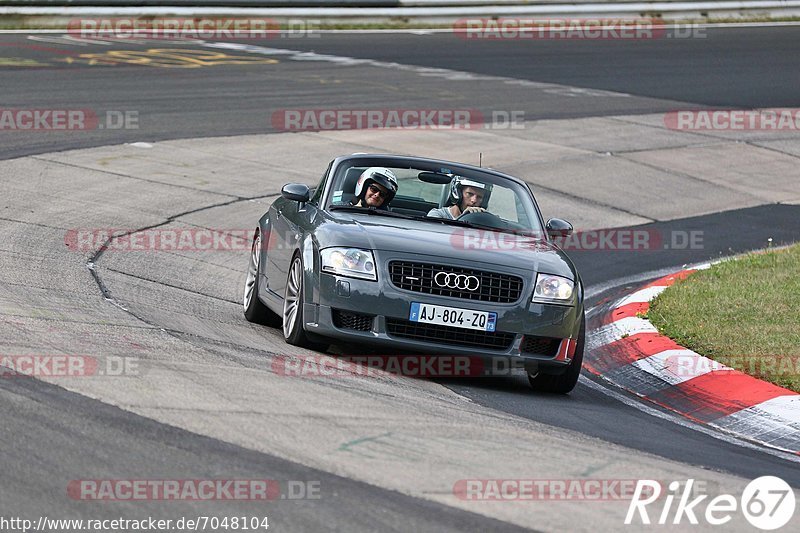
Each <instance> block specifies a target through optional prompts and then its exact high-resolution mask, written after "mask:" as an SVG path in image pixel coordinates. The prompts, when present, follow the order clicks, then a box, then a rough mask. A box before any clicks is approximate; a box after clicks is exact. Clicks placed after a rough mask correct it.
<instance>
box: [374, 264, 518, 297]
mask: <svg viewBox="0 0 800 533" xmlns="http://www.w3.org/2000/svg"><path fill="white" fill-rule="evenodd" d="M440 272H444V273H449V274H456V275H458V274H463V275H465V276H474V277H475V278H477V280H478V287H477V289H474V290H469V289H468V288H458V287H442V286H440V285H439V284H438V283H437V281H436V279H435V278H436V277H437V274H439V273H440ZM389 274H390V279H391V281H392V285H394V286H395V287H397V288H398V289H403V290H406V291H413V292H421V293H425V294H434V295H436V296H449V297H451V298H462V299H466V300H477V301H481V302H493V303H514V302H516V301H517V300H519V298H520V296H521V294H522V286H523V281H522V278H520V277H518V276H512V275H510V274H497V273H495V272H482V271H480V270H473V269H470V268H459V267H451V266H443V265H434V264H430V263H415V262H411V261H390V262H389ZM443 277H444V276H439V281H442V280H443ZM462 279H463V278H462Z"/></svg>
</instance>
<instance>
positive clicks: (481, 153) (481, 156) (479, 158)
mask: <svg viewBox="0 0 800 533" xmlns="http://www.w3.org/2000/svg"><path fill="white" fill-rule="evenodd" d="M478 166H479V167H481V168H483V152H478Z"/></svg>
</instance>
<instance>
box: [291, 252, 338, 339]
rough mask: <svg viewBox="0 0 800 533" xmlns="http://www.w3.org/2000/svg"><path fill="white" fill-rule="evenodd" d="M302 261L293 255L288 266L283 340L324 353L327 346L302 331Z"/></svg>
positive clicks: (298, 256)
mask: <svg viewBox="0 0 800 533" xmlns="http://www.w3.org/2000/svg"><path fill="white" fill-rule="evenodd" d="M303 295H304V290H303V260H302V259H301V258H300V255H299V254H298V255H295V256H294V258H293V259H292V264H291V265H290V266H289V274H288V276H287V278H286V293H285V294H284V298H283V317H282V320H281V322H282V324H283V338H284V339H285V340H286V342H288V343H289V344H292V345H294V346H299V347H301V348H308V349H310V350H319V351H325V350H327V349H328V345H327V344H325V343H322V342H318V341H314V340H311V338H310V336H309V335H308V334H307V333H306V331H305V329H303Z"/></svg>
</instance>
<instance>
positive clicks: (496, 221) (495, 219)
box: [456, 211, 508, 229]
mask: <svg viewBox="0 0 800 533" xmlns="http://www.w3.org/2000/svg"><path fill="white" fill-rule="evenodd" d="M456 220H463V221H464V222H471V223H473V224H478V225H481V226H489V227H490V228H498V229H505V228H507V227H508V224H506V222H504V221H503V219H502V218H500V217H499V216H497V215H495V214H494V213H490V212H489V211H479V212H477V213H462V214H461V216H460V217H458V218H457V219H456Z"/></svg>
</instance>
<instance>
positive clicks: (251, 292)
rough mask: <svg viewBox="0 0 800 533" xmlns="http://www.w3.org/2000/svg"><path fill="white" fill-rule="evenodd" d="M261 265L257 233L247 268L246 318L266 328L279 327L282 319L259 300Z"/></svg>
mask: <svg viewBox="0 0 800 533" xmlns="http://www.w3.org/2000/svg"><path fill="white" fill-rule="evenodd" d="M260 263H261V232H260V231H258V230H257V231H256V235H255V237H254V238H253V247H252V249H251V250H250V264H249V266H248V268H247V278H246V279H245V282H244V297H243V299H242V304H243V305H244V317H245V318H246V319H247V320H248V321H249V322H255V323H257V324H264V325H266V326H271V327H275V328H276V327H278V326H280V325H281V317H280V315H278V314H277V313H273V312H272V311H271V310H270V309H269V308H268V307H267V306H266V305H264V304H263V303H261V300H259V299H258V274H259V265H260Z"/></svg>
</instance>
